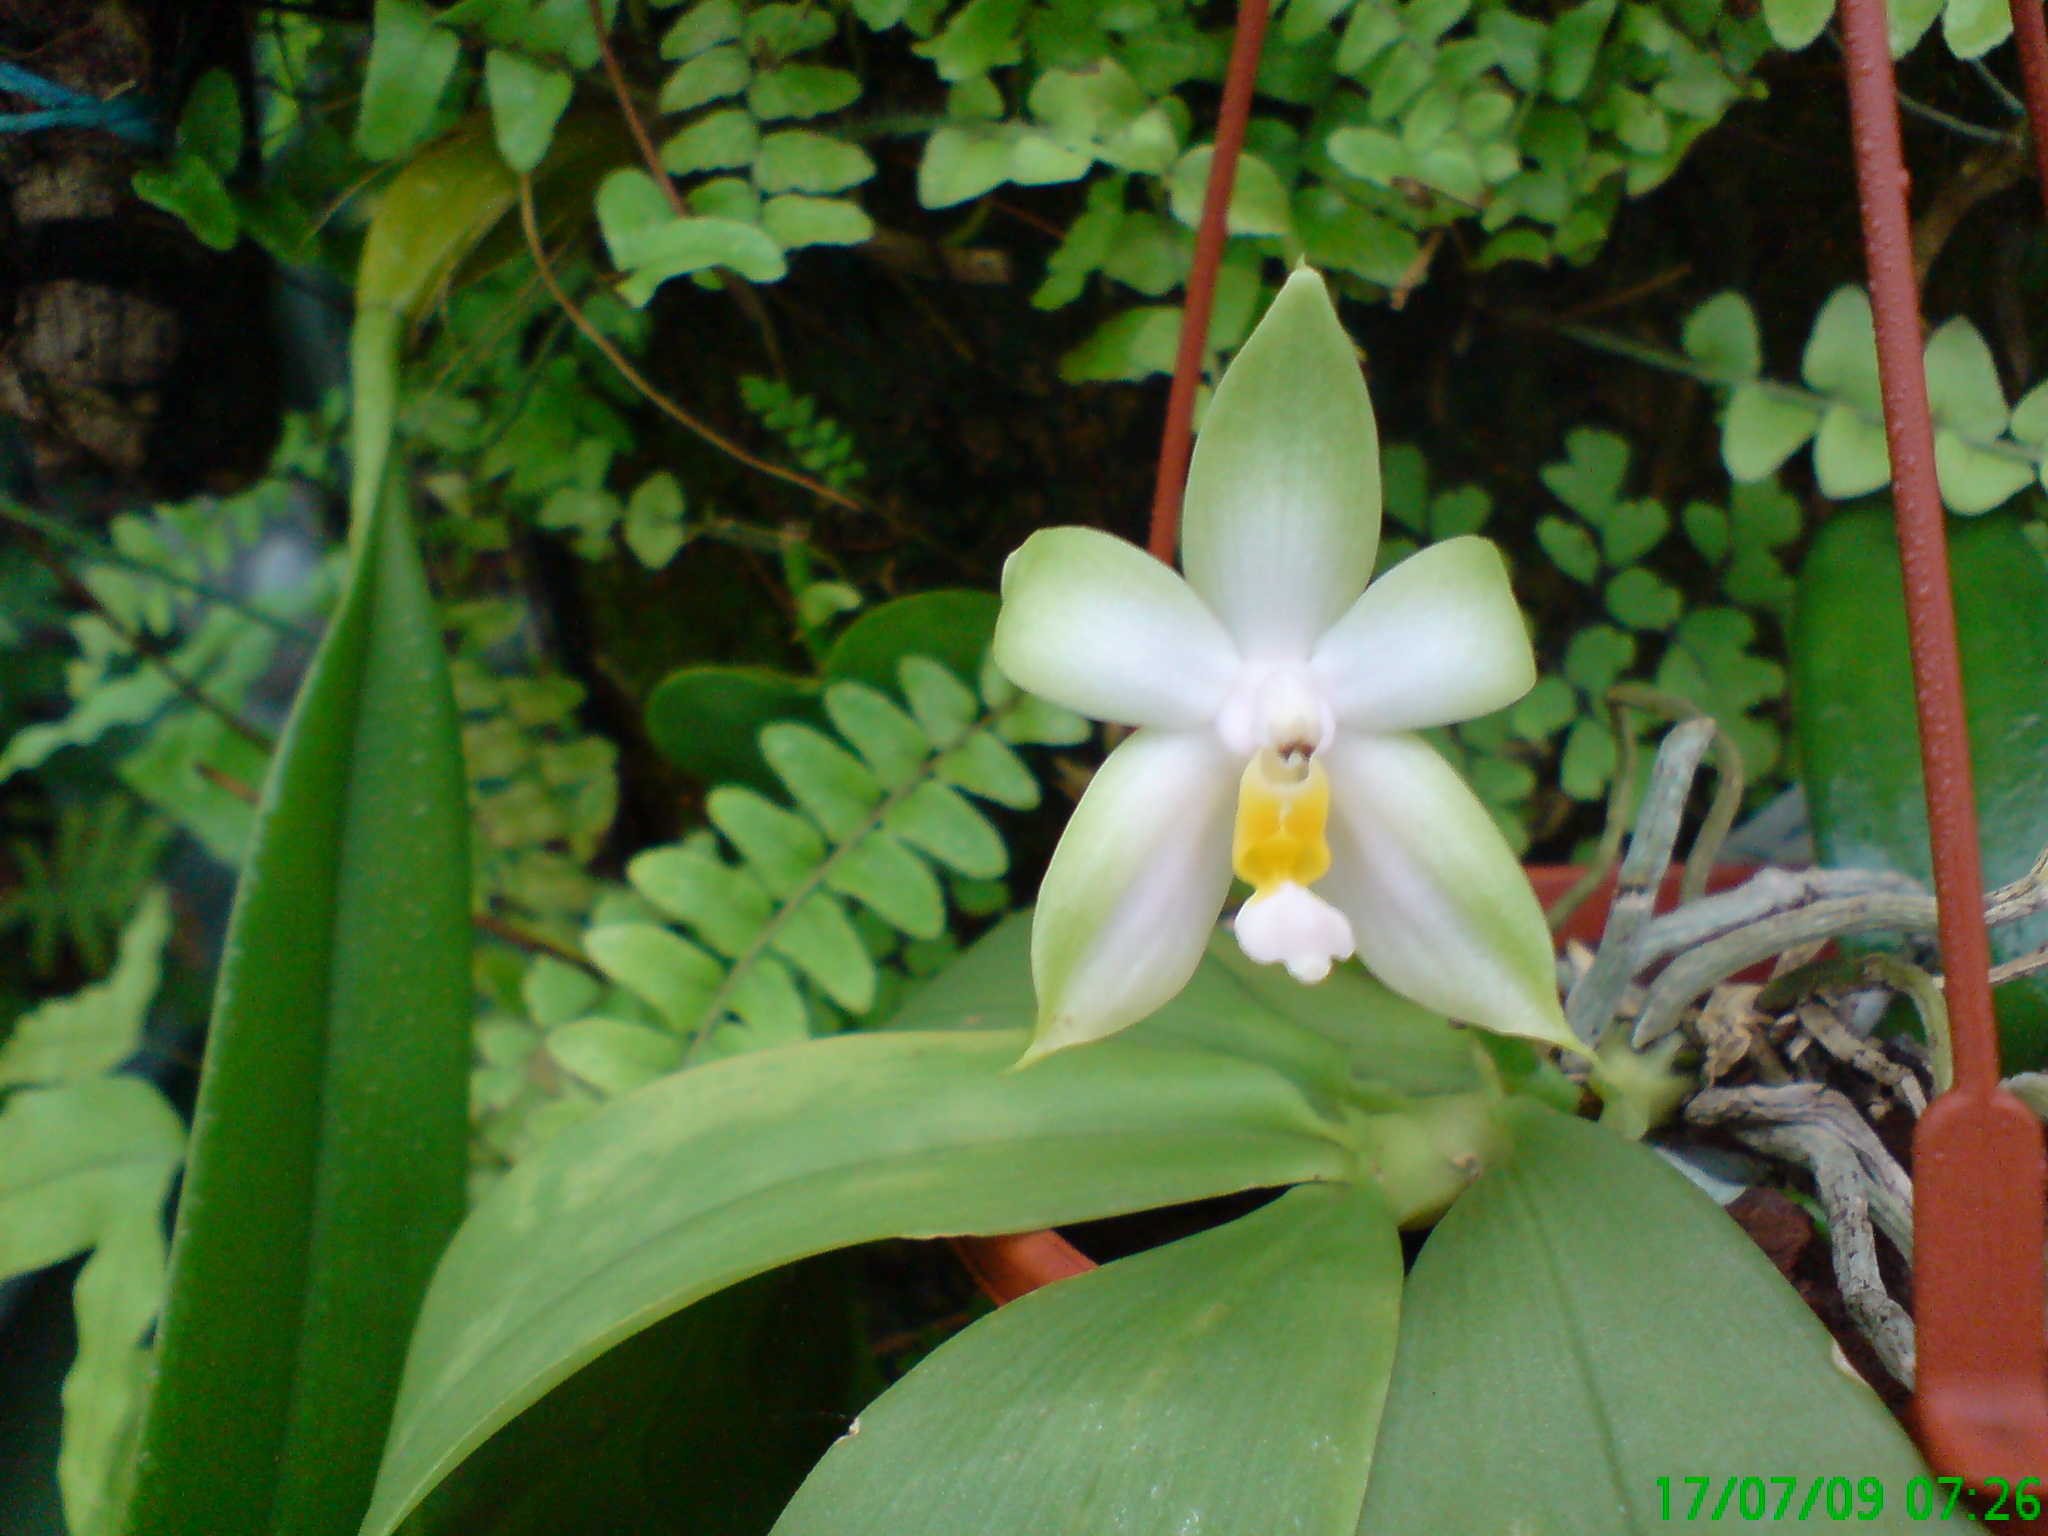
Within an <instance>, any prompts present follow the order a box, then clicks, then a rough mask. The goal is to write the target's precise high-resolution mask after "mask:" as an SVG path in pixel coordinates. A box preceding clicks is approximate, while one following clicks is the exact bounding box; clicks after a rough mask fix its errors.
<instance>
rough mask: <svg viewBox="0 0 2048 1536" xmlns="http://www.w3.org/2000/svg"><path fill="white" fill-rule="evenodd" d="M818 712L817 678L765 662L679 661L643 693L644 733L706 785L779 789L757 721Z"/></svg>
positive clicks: (814, 716) (818, 714)
mask: <svg viewBox="0 0 2048 1536" xmlns="http://www.w3.org/2000/svg"><path fill="white" fill-rule="evenodd" d="M823 718H824V715H823V712H822V711H821V710H820V709H819V707H818V685H817V684H816V683H815V682H813V681H812V680H811V679H810V678H807V677H797V676H795V675H793V674H791V673H788V672H776V671H772V670H770V669H769V668H767V667H682V668H680V669H678V670H677V671H674V672H671V673H669V675H668V676H667V677H665V678H663V679H662V680H661V682H660V683H659V684H657V685H656V687H655V690H654V692H653V693H652V694H651V695H649V696H648V700H647V734H648V736H649V737H650V738H652V740H653V742H654V745H655V746H656V747H657V748H659V749H660V752H661V755H662V756H663V757H665V758H667V759H668V760H669V761H670V762H672V763H674V764H675V765H676V766H677V767H678V768H681V769H682V770H683V771H684V772H685V773H688V774H691V775H693V776H694V777H696V778H699V779H702V780H703V781H704V782H705V783H707V784H727V783H741V784H750V785H753V786H754V787H755V788H757V789H776V788H778V787H779V781H778V780H777V779H776V778H775V776H774V774H773V773H772V772H771V771H770V769H769V767H768V760H767V759H766V758H764V757H763V756H761V742H760V737H761V727H763V726H764V725H767V724H769V723H770V722H771V721H775V720H822V719H823Z"/></svg>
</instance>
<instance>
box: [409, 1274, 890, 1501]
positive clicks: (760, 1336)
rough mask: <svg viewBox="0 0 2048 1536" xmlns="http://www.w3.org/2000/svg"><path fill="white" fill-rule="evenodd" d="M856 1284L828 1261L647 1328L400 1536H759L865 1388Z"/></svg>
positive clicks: (463, 1473) (520, 1423) (438, 1495)
mask: <svg viewBox="0 0 2048 1536" xmlns="http://www.w3.org/2000/svg"><path fill="white" fill-rule="evenodd" d="M859 1280H860V1277H859V1274H858V1261H857V1260H855V1259H853V1258H852V1257H851V1256H848V1255H841V1254H828V1255H826V1256H824V1257H822V1258H818V1259H810V1260H806V1261H805V1262H803V1263H801V1264H796V1265H792V1266H790V1267H788V1268H786V1269H779V1270H776V1271H775V1272H774V1273H772V1274H766V1275H761V1276H757V1277H756V1278H755V1279H752V1280H748V1281H743V1282H742V1283H740V1284H739V1285H736V1286H733V1287H731V1288H730V1289H728V1290H724V1291H721V1292H719V1293H718V1294H717V1295H716V1296H711V1297H707V1298H706V1299H705V1300H703V1301H701V1302H699V1303H698V1304H697V1305H695V1306H693V1307H689V1308H687V1309H685V1310H684V1311H682V1312H680V1313H678V1314H677V1315H676V1316H674V1317H670V1318H666V1319H664V1320H663V1321H661V1322H659V1323H656V1324H655V1325H654V1326H653V1327H651V1328H649V1329H647V1330H646V1331H645V1332H643V1333H640V1334H637V1335H635V1336H634V1337H633V1338H631V1339H628V1340H627V1341H626V1342H625V1343H623V1344H621V1345H619V1346H618V1347H617V1348H615V1349H613V1350H611V1351H609V1352H608V1353H607V1354H605V1355H604V1356H603V1358H602V1359H599V1360H597V1361H596V1362H594V1363H593V1364H592V1365H591V1366H589V1367H588V1368H587V1369H586V1370H584V1371H582V1372H580V1373H578V1374H577V1375H575V1376H573V1377H571V1378H570V1379H569V1380H568V1381H566V1382H564V1383H562V1385H561V1386H559V1387H557V1388H555V1389H554V1391H552V1392H550V1393H548V1395H547V1396H546V1397H544V1398H542V1399H541V1400H540V1401H539V1402H537V1403H535V1404H534V1405H533V1406H532V1407H531V1408H528V1409H527V1410H526V1411H525V1412H524V1413H522V1414H520V1415H519V1417H518V1418H516V1419H514V1420H513V1421H512V1422H511V1423H509V1424H507V1425H506V1426H505V1427H504V1428H503V1429H501V1430H499V1431H498V1432H497V1434H495V1435H493V1436H492V1437H491V1439H490V1440H489V1441H488V1442H486V1443H485V1444H484V1445H483V1446H482V1447H480V1448H479V1449H478V1450H477V1451H476V1453H475V1454H474V1455H472V1456H471V1457H470V1458H469V1460H468V1461H466V1462H464V1463H463V1465H462V1466H461V1467H459V1468H458V1469H457V1470H456V1472H455V1474H454V1476H452V1477H450V1478H449V1479H448V1480H447V1481H446V1482H445V1483H443V1484H441V1486H440V1487H439V1488H437V1489H435V1490H434V1493H433V1495H432V1496H431V1497H430V1498H429V1499H428V1500H427V1502H426V1504H425V1506H424V1507H423V1508H422V1509H421V1510H420V1511H419V1512H418V1513H417V1514H416V1515H415V1516H414V1517H413V1518H412V1520H410V1521H408V1522H407V1525H406V1533H407V1536H582V1533H586V1532H589V1533H597V1532H618V1533H621V1536H624V1533H628V1532H630V1533H632V1536H762V1533H765V1532H766V1531H767V1530H768V1528H769V1526H771V1525H772V1524H773V1523H774V1521H775V1516H776V1514H777V1512H778V1511H780V1510H781V1508H782V1506H783V1505H784V1504H786V1503H788V1502H789V1496H790V1495H791V1494H792V1493H794V1492H795V1491H796V1489H797V1486H798V1485H799V1484H800V1483H801V1482H802V1481H803V1478H804V1474H805V1473H806V1472H808V1471H809V1470H810V1469H811V1467H812V1466H813V1465H814V1464H815V1463H816V1461H817V1459H818V1458H819V1457H820V1456H821V1455H823V1454H824V1452H825V1449H826V1447H827V1446H828V1445H829V1444H830V1443H831V1441H832V1439H833V1438H834V1437H835V1436H836V1435H838V1434H839V1433H840V1432H841V1431H842V1430H843V1429H844V1428H845V1427H846V1424H847V1423H848V1422H849V1420H850V1419H851V1418H852V1416H853V1415H854V1414H856V1413H858V1412H859V1411H860V1409H861V1406H862V1404H863V1403H864V1402H865V1401H866V1400H867V1398H868V1397H869V1396H871V1395H872V1394H873V1392H874V1390H875V1387H876V1386H878V1385H879V1383H875V1382H871V1380H870V1377H871V1375H872V1371H873V1367H872V1365H871V1364H870V1363H869V1362H868V1360H867V1358H866V1353H865V1348H864V1346H863V1343H862V1340H861V1316H860V1313H861V1310H862V1309H861V1306H860V1295H859Z"/></svg>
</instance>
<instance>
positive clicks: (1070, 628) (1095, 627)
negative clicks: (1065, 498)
mask: <svg viewBox="0 0 2048 1536" xmlns="http://www.w3.org/2000/svg"><path fill="white" fill-rule="evenodd" d="M995 659H996V665H997V666H998V667H1000V668H1002V670H1003V673H1004V675H1005V676H1007V677H1009V678H1010V679H1011V680H1012V681H1014V682H1015V683H1016V684H1017V685H1018V686H1019V687H1021V688H1024V689H1026V690H1027V691H1029V692H1031V693H1035V694H1037V695H1038V696H1039V697H1040V698H1043V699H1049V700H1051V701H1052V702H1053V703H1055V704H1060V705H1064V706H1065V707H1066V708H1068V709H1072V710H1078V711H1079V712H1080V713H1082V714H1084V715H1089V716H1091V717H1093V718H1094V719H1097V720H1114V721H1116V722H1118V723H1119V724H1122V725H1141V726H1143V725H1151V726H1165V727H1168V728H1180V727H1187V726H1195V725H1206V724H1207V723H1209V722H1210V721H1212V720H1214V719H1215V718H1216V714H1217V712H1218V711H1219V710H1220V709H1221V708H1222V707H1223V699H1224V695H1225V694H1226V693H1227V692H1228V691H1229V689H1230V685H1231V682H1232V681H1233V679H1234V678H1235V677H1236V675H1237V670H1238V661H1237V652H1236V650H1235V649H1234V648H1233V647H1232V646H1231V643H1230V637H1229V636H1228V635H1227V634H1225V633H1224V630H1223V626H1222V625H1221V624H1219V623H1217V622H1216V616H1215V615H1214V614H1212V613H1211V612H1210V611H1209V610H1208V609H1207V608H1206V607H1205V606H1203V603H1202V600H1201V599H1200V598H1199V597H1197V596H1195V593H1194V589H1193V588H1191V587H1190V586H1189V585H1188V584H1187V583H1186V582H1185V581H1183V580H1181V578H1180V576H1179V574H1178V573H1177V572H1175V571H1174V570H1173V569H1172V568H1171V567H1170V566H1166V565H1162V564H1160V562H1159V561H1157V560H1154V559H1153V558H1152V557H1151V556H1150V555H1148V554H1146V553H1145V551H1143V550H1142V549H1139V548H1138V547H1137V546H1136V545H1135V544H1127V543H1125V542H1124V541H1123V540H1122V539H1119V538H1113V537H1112V536H1111V535H1109V534H1106V533H1102V532H1099V531H1098V530H1096V529H1093V528H1047V529H1044V530H1042V531H1040V532H1038V533H1034V534H1033V535H1031V537H1030V538H1028V539H1026V540H1025V541H1024V543H1023V545H1022V546H1021V547H1020V548H1019V549H1018V550H1017V552H1016V553H1015V554H1013V555H1011V556H1010V558H1009V559H1008V560H1007V561H1006V562H1005V563H1004V565H1003V607H1002V614H1001V617H999V618H998V619H997V620H996V636H995Z"/></svg>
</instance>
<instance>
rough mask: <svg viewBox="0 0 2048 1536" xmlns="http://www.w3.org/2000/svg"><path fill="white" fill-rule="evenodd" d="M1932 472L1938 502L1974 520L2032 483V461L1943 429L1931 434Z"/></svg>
mask: <svg viewBox="0 0 2048 1536" xmlns="http://www.w3.org/2000/svg"><path fill="white" fill-rule="evenodd" d="M1934 472H1935V475H1936V477H1937V478H1938V479H1939V481H1940V482H1941V499H1942V500H1943V501H1944V502H1946V503H1947V504H1948V507H1949V510H1950V511H1952V512H1960V513H1961V514H1963V515H1964V516H1965V517H1974V516H1976V515H1977V514H1978V513H1980V512H1989V511H1990V510H1991V509H1992V508H1993V507H1998V506H2003V505H2004V504H2005V503H2006V502H2008V501H2010V500H2011V499H2012V498H2013V497H2014V496H2017V495H2018V494H2019V493H2020V492H2021V491H2023V490H2025V489H2026V488H2027V487H2028V486H2030V485H2032V484H2033V483H2034V476H2035V464H2034V460H2033V459H2032V458H2031V457H2029V456H2027V455H2025V454H2024V453H2021V452H2016V451H2013V450H2012V449H2011V446H2010V445H2009V444H2008V445H2006V447H2005V448H2004V449H2000V448H1997V447H1986V446H1984V445H1983V444H1981V443H1978V442H1973V441H1971V440H1970V439H1968V438H1966V437H1964V436H1962V435H1961V434H1959V433H1956V432H1951V431H1950V430H1949V429H1948V428H1946V427H1943V428H1942V429H1940V430H1939V431H1937V432H1936V433H1935V434H1934Z"/></svg>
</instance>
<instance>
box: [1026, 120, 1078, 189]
mask: <svg viewBox="0 0 2048 1536" xmlns="http://www.w3.org/2000/svg"><path fill="white" fill-rule="evenodd" d="M1094 163H1095V156H1094V155H1093V154H1092V153H1090V152H1089V151H1088V150H1085V149H1071V148H1069V147H1068V146H1067V145H1065V144H1062V143H1061V142H1060V141H1059V140H1058V139H1056V138H1054V137H1053V136H1052V135H1051V134H1049V133H1039V132H1037V131H1035V130H1026V131H1024V132H1021V133H1016V134H1013V135H1011V138H1010V180H1012V181H1014V182H1016V183H1017V185H1018V186H1020V187H1048V186H1053V185H1056V184H1058V183H1060V182H1065V181H1079V180H1080V179H1081V178H1082V177H1083V176H1085V175H1087V174H1088V168H1089V167H1090V166H1092V165H1093V164H1094Z"/></svg>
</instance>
